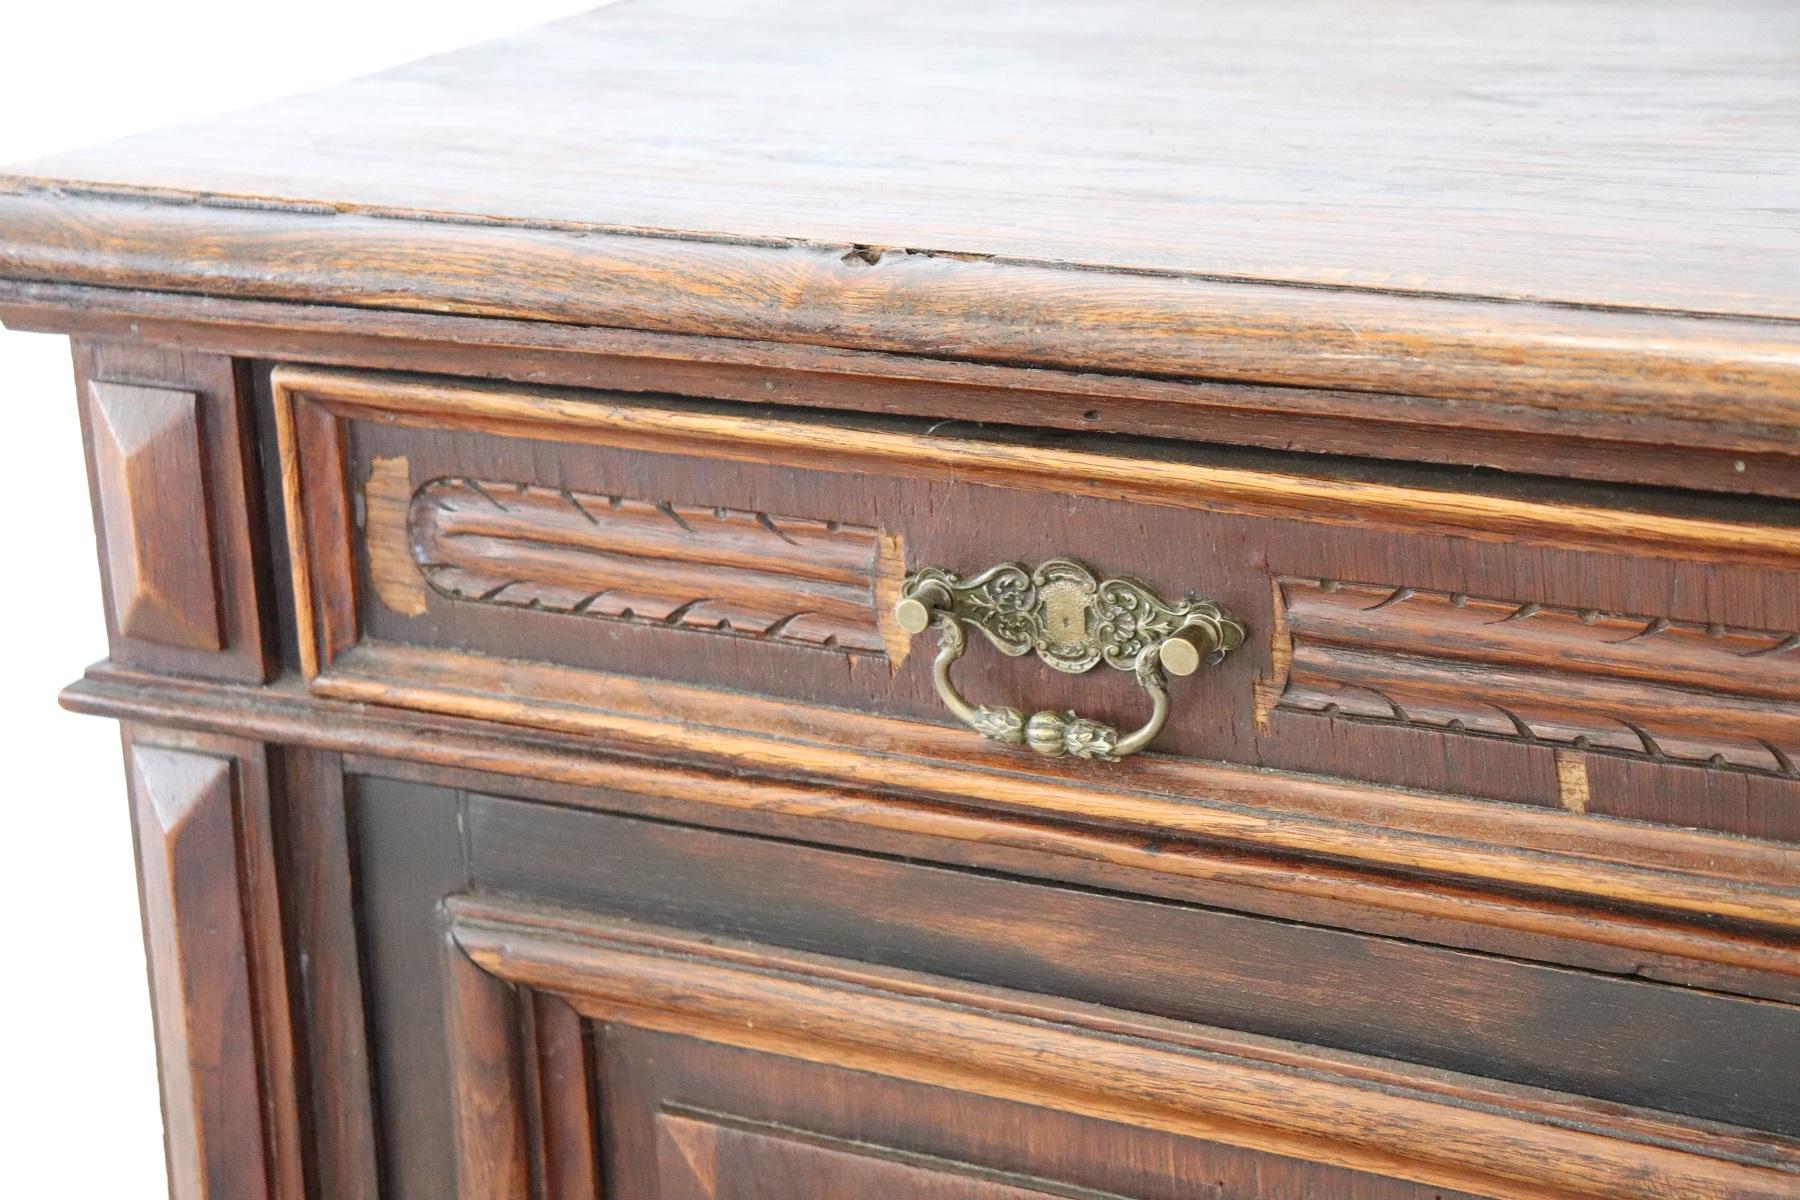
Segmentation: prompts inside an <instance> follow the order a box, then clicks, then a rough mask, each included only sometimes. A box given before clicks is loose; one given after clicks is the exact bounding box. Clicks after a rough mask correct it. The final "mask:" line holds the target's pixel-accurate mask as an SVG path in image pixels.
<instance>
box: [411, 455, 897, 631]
mask: <svg viewBox="0 0 1800 1200" xmlns="http://www.w3.org/2000/svg"><path fill="white" fill-rule="evenodd" d="M408 524H409V530H410V536H411V542H412V555H413V561H414V562H415V563H416V564H417V565H418V567H419V570H420V572H421V573H422V574H423V576H424V578H425V581H426V582H427V583H428V584H429V585H430V587H431V589H432V590H433V591H434V592H436V593H437V594H438V595H439V596H443V597H446V598H449V599H452V600H459V601H464V602H469V603H478V604H495V605H503V606H507V607H515V608H529V609H536V610H541V611H545V612H555V613H565V614H570V615H575V616H583V617H596V618H609V619H614V620H623V621H632V622H637V623H640V624H660V625H666V626H669V627H672V628H680V629H693V630H703V631H706V632H711V633H722V634H731V635H737V636H743V637H755V638H766V639H771V640H780V641H787V642H797V643H804V644H807V645H813V646H824V647H829V648H832V649H837V650H841V651H845V652H848V653H856V654H880V653H884V651H885V646H884V643H883V641H882V638H881V634H880V630H879V628H878V626H877V622H876V615H875V603H874V596H873V588H874V583H875V565H876V555H877V552H878V542H879V535H878V533H877V531H876V530H873V529H869V528H866V527H863V526H857V525H843V524H839V523H837V522H830V521H819V520H813V519H810V518H802V517H785V516H772V515H770V514H767V513H759V512H746V511H742V510H738V509H729V508H704V507H699V506H691V505H677V504H674V503H672V502H669V501H651V500H637V499H631V498H627V497H622V496H608V495H602V494H598V493H589V492H575V491H571V490H568V489H560V490H559V489H555V488H546V487H537V486H527V485H518V484H504V483H495V482H488V481H483V480H472V479H438V480H433V481H432V482H430V483H428V484H426V485H424V486H423V487H421V488H420V489H419V490H418V492H416V493H415V494H414V496H413V499H412V503H411V506H410V512H409V517H408Z"/></svg>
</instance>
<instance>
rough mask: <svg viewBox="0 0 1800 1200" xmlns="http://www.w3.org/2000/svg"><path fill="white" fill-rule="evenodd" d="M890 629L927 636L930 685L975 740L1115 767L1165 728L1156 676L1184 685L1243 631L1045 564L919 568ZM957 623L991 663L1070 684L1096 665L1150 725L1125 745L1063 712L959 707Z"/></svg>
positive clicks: (1192, 602) (1203, 610)
mask: <svg viewBox="0 0 1800 1200" xmlns="http://www.w3.org/2000/svg"><path fill="white" fill-rule="evenodd" d="M894 616H895V619H896V620H898V621H899V623H900V628H902V629H904V630H905V631H906V632H907V633H909V634H919V633H923V632H924V631H925V629H926V628H927V627H928V626H931V625H936V626H937V629H938V634H939V644H938V654H937V660H936V661H935V662H934V663H933V664H932V679H933V680H934V681H935V682H936V684H937V690H938V695H939V696H940V697H941V698H942V699H943V701H944V706H945V707H946V708H948V709H949V710H950V711H951V712H952V713H954V714H956V716H957V718H958V719H960V720H962V721H963V722H965V723H966V724H967V725H968V726H969V727H970V728H972V729H974V730H975V731H976V732H977V733H979V734H981V735H982V736H983V737H986V738H992V739H993V740H994V741H996V742H1003V743H1005V744H1006V745H1009V746H1029V747H1031V748H1032V749H1033V750H1035V751H1037V752H1038V753H1039V754H1047V755H1049V756H1051V757H1053V758H1060V757H1062V756H1063V755H1071V756H1073V757H1075V758H1099V759H1105V760H1107V761H1109V762H1111V761H1117V760H1118V759H1121V758H1123V757H1125V756H1126V755H1127V754H1135V753H1136V752H1137V751H1139V750H1142V749H1143V748H1144V747H1145V746H1147V745H1149V744H1150V742H1151V740H1152V739H1154V738H1155V737H1156V735H1157V734H1158V733H1160V732H1162V727H1163V724H1164V722H1166V721H1167V720H1168V719H1169V692H1168V684H1167V680H1166V679H1165V677H1164V674H1163V673H1164V672H1165V671H1167V672H1168V673H1170V674H1173V675H1191V674H1193V673H1194V672H1195V671H1196V670H1198V669H1199V668H1200V667H1201V666H1202V665H1203V664H1211V663H1216V662H1218V661H1219V660H1220V659H1221V658H1223V657H1225V655H1226V654H1227V653H1229V652H1230V651H1232V650H1235V649H1237V647H1239V646H1241V645H1242V644H1243V642H1244V626H1243V625H1242V624H1241V623H1240V622H1239V621H1238V620H1237V618H1236V617H1233V616H1232V615H1231V614H1230V613H1228V612H1226V611H1225V610H1224V609H1223V608H1220V607H1219V606H1218V605H1217V604H1214V603H1213V602H1212V601H1210V600H1198V599H1195V598H1194V597H1192V596H1190V597H1188V598H1187V599H1186V600H1184V601H1183V602H1182V603H1180V604H1169V603H1167V602H1165V601H1163V600H1161V599H1159V598H1158V597H1157V596H1156V594H1155V593H1153V592H1151V591H1150V590H1149V589H1148V588H1146V587H1144V585H1143V584H1141V583H1138V582H1137V581H1136V580H1134V579H1123V578H1111V579H1102V578H1100V577H1099V576H1097V575H1095V574H1094V573H1093V572H1092V571H1091V570H1089V569H1088V568H1087V567H1085V566H1083V565H1082V564H1081V563H1078V562H1076V561H1074V560H1073V559H1067V558H1053V559H1051V560H1050V561H1048V562H1046V563H1044V564H1043V565H1042V566H1040V567H1038V568H1036V569H1035V570H1031V569H1028V568H1026V567H1024V566H1022V565H1020V564H1019V563H1002V564H1000V565H999V566H997V567H989V568H988V569H987V570H985V571H983V572H982V573H981V574H979V575H977V576H975V577H974V578H973V579H969V580H964V579H962V578H961V577H960V576H957V575H953V574H951V573H950V572H949V571H945V570H943V569H941V568H938V567H926V568H924V569H923V570H921V571H917V572H915V573H914V574H912V575H911V576H909V577H908V578H907V580H906V583H905V585H904V587H903V588H902V590H901V597H900V601H899V603H897V604H896V605H895V606H894ZM964 622H967V623H969V624H971V625H973V626H975V627H976V628H977V629H979V630H981V632H983V633H985V634H986V635H987V637H988V640H989V641H991V642H992V643H994V645H995V646H996V647H998V648H999V650H1000V652H1001V653H1002V654H1007V655H1014V656H1017V655H1020V654H1024V653H1025V652H1026V651H1028V650H1034V651H1036V652H1037V656H1038V657H1039V658H1041V659H1043V660H1044V661H1045V662H1047V663H1049V664H1050V665H1051V666H1052V667H1055V668H1056V669H1057V670H1059V671H1066V672H1068V673H1070V674H1077V675H1078V674H1080V673H1082V672H1083V671H1086V670H1088V669H1089V668H1090V667H1092V666H1094V665H1095V664H1096V663H1099V662H1103V661H1104V662H1105V663H1106V664H1107V665H1108V666H1111V667H1117V668H1118V669H1119V670H1121V671H1132V672H1135V673H1136V675H1137V680H1138V683H1139V684H1140V685H1142V687H1143V689H1144V690H1145V691H1146V692H1148V693H1149V694H1150V702H1151V704H1152V706H1153V707H1152V709H1151V713H1150V719H1149V720H1148V721H1146V722H1145V723H1144V724H1143V725H1142V726H1140V727H1139V728H1137V729H1135V730H1133V731H1132V732H1130V733H1127V734H1121V733H1120V732H1119V731H1118V730H1116V729H1114V728H1113V727H1112V726H1110V725H1104V724H1101V723H1100V722H1098V721H1090V720H1088V719H1086V718H1085V717H1078V716H1076V715H1075V714H1074V713H1073V712H1062V713H1055V712H1036V713H1032V714H1031V715H1030V716H1027V715H1026V714H1025V713H1023V712H1021V711H1020V710H1018V709H1016V708H1007V707H1005V706H1000V705H987V704H970V703H969V702H968V701H967V700H965V699H964V698H963V695H962V693H961V692H959V691H957V690H956V685H955V684H953V683H951V682H950V668H951V666H952V665H953V664H954V663H955V662H956V660H957V659H959V658H961V657H962V654H963V651H964V650H965V649H967V647H968V638H967V636H966V635H965V633H964V631H963V623H964Z"/></svg>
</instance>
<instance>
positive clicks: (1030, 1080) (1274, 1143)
mask: <svg viewBox="0 0 1800 1200" xmlns="http://www.w3.org/2000/svg"><path fill="white" fill-rule="evenodd" d="M451 911H452V913H453V914H455V915H454V918H453V920H454V926H453V928H454V929H455V937H456V940H457V943H458V944H459V945H460V946H461V947H462V948H463V949H464V951H465V952H467V953H468V954H469V955H470V956H471V958H472V959H473V960H474V962H475V963H476V964H477V965H479V966H480V967H482V968H483V969H485V970H487V971H490V972H493V973H495V974H496V975H497V976H499V977H500V978H502V979H506V980H508V981H511V982H514V983H517V984H522V985H526V986H529V987H531V988H533V989H540V990H544V991H548V992H551V993H553V994H556V995H561V996H565V997H567V998H568V999H569V1000H570V1001H571V1002H572V1003H573V1004H574V1005H575V1006H576V1008H577V1009H579V1010H580V1011H582V1012H583V1013H585V1014H586V1015H588V1016H590V1017H593V1018H597V1019H602V1020H618V1021H621V1022H623V1023H626V1024H629V1025H632V1026H634V1027H638V1028H645V1029H651V1030H656V1031H660V1032H672V1033H682V1034H688V1035H698V1036H700V1037H704V1038H706V1039H707V1040H710V1041H719V1042H724V1043H726V1044H728V1045H734V1046H739V1047H744V1048H748V1049H755V1050H761V1051H765V1052H773V1053H779V1054H782V1055H785V1056H789V1057H794V1058H798V1059H801V1060H804V1061H809V1062H816V1063H821V1064H827V1065H833V1066H842V1067H851V1068H857V1069H861V1070H864V1071H871V1072H874V1073H877V1074H881V1075H887V1076H892V1077H897V1078H900V1079H905V1080H910V1081H913V1082H919V1083H927V1084H932V1085H936V1086H938V1087H944V1088H949V1089H953V1090H956V1091H966V1092H972V1093H975V1094H977V1095H985V1096H990V1097H995V1098H1000V1099H1008V1100H1016V1101H1023V1102H1026V1103H1040V1104H1045V1103H1047V1105H1048V1106H1049V1107H1052V1108H1055V1109H1059V1110H1061V1111H1065V1112H1072V1113H1077V1114H1081V1115H1085V1116H1093V1117H1100V1118H1102V1119H1106V1120H1112V1121H1118V1122H1121V1123H1124V1124H1128V1125H1135V1126H1141V1127H1144V1128H1149V1129H1160V1130H1164V1131H1167V1132H1172V1133H1179V1134H1184V1135H1187V1136H1198V1137H1202V1138H1206V1139H1208V1140H1216V1141H1223V1142H1225V1143H1227V1144H1231V1145H1236V1146H1241V1147H1246V1148H1253V1149H1257V1150H1262V1151H1266V1152H1273V1153H1285V1154H1292V1155H1295V1156H1296V1157H1303V1158H1305V1159H1307V1160H1309V1161H1313V1162H1323V1163H1330V1164H1333V1165H1337V1166H1343V1167H1350V1168H1353V1169H1362V1170H1370V1171H1373V1172H1375V1173H1377V1174H1381V1175H1389V1176H1393V1177H1397V1178H1401V1179H1410V1180H1416V1181H1418V1182H1423V1183H1428V1184H1431V1185H1434V1186H1439V1187H1455V1188H1468V1189H1470V1190H1473V1191H1476V1192H1478V1193H1480V1194H1482V1195H1488V1196H1496V1197H1526V1196H1539V1195H1543V1194H1545V1193H1546V1192H1549V1193H1551V1194H1563V1195H1571V1196H1595V1197H1602V1196H1603V1197H1617V1198H1619V1200H1624V1198H1625V1197H1632V1198H1636V1197H1640V1196H1642V1195H1643V1192H1642V1190H1641V1188H1642V1186H1643V1182H1644V1180H1645V1179H1646V1178H1655V1179H1656V1180H1657V1182H1658V1186H1659V1187H1660V1188H1662V1189H1665V1190H1666V1191H1667V1192H1668V1193H1669V1194H1670V1195H1694V1196H1701V1195H1713V1194H1730V1195H1738V1196H1744V1197H1752V1196H1769V1197H1775V1196H1795V1195H1800V1178H1796V1177H1795V1176H1794V1175H1793V1173H1792V1170H1791V1167H1792V1163H1791V1162H1788V1163H1782V1162H1781V1160H1780V1152H1779V1151H1777V1152H1776V1153H1777V1157H1776V1158H1775V1160H1774V1161H1769V1160H1767V1159H1765V1160H1764V1161H1763V1162H1762V1163H1757V1164H1755V1165H1752V1163H1750V1162H1744V1161H1739V1162H1728V1161H1721V1159H1720V1158H1719V1157H1716V1156H1715V1153H1714V1152H1712V1151H1709V1150H1708V1149H1705V1148H1703V1147H1702V1146H1701V1145H1695V1144H1692V1143H1689V1144H1686V1145H1683V1144H1682V1139H1681V1137H1680V1134H1679V1133H1677V1132H1676V1130H1675V1129H1674V1128H1668V1129H1666V1130H1665V1132H1664V1133H1663V1134H1662V1135H1661V1136H1660V1137H1655V1138H1643V1139H1641V1140H1633V1141H1631V1142H1622V1141H1619V1140H1615V1138H1616V1131H1608V1130H1604V1129H1601V1128H1595V1127H1594V1123H1593V1122H1594V1117H1593V1115H1589V1114H1583V1117H1582V1118H1578V1119H1572V1120H1571V1119H1566V1118H1574V1117H1575V1113H1574V1112H1573V1111H1570V1112H1567V1113H1566V1114H1565V1120H1557V1119H1556V1118H1555V1117H1550V1118H1549V1119H1545V1116H1547V1115H1548V1114H1544V1115H1539V1114H1538V1113H1535V1112H1532V1111H1530V1110H1529V1109H1526V1110H1524V1111H1520V1110H1517V1109H1514V1110H1511V1111H1508V1110H1507V1108H1505V1107H1496V1106H1488V1105H1483V1106H1481V1107H1480V1111H1477V1110H1476V1108H1475V1107H1474V1106H1470V1107H1469V1108H1463V1107H1462V1105H1461V1104H1459V1103H1458V1099H1457V1098H1456V1097H1453V1096H1451V1095H1442V1094H1440V1095H1437V1096H1431V1095H1422V1094H1419V1093H1417V1092H1411V1091H1409V1090H1407V1089H1404V1088H1380V1087H1376V1086H1371V1085H1370V1083H1369V1082H1365V1081H1362V1080H1356V1079H1354V1077H1353V1076H1346V1075H1345V1074H1343V1073H1340V1072H1338V1071H1333V1070H1331V1067H1330V1065H1328V1064H1327V1063H1326V1062H1324V1061H1318V1062H1316V1063H1315V1064H1314V1066H1313V1069H1312V1070H1310V1071H1305V1072H1297V1071H1294V1070H1293V1069H1292V1067H1290V1066H1288V1065H1287V1064H1278V1063H1276V1062H1271V1061H1268V1059H1267V1058H1266V1057H1264V1056H1263V1055H1257V1054H1256V1053H1255V1052H1254V1051H1253V1050H1250V1048H1249V1047H1248V1046H1246V1045H1245V1044H1243V1043H1239V1045H1238V1046H1237V1047H1236V1048H1235V1049H1236V1050H1237V1053H1236V1054H1221V1053H1219V1052H1218V1051H1217V1050H1216V1049H1214V1050H1213V1052H1212V1053H1194V1050H1195V1049H1197V1048H1198V1047H1195V1046H1194V1045H1193V1044H1192V1042H1193V1040H1199V1039H1204V1038H1205V1036H1206V1034H1207V1033H1208V1032H1210V1031H1206V1030H1198V1029H1192V1028H1191V1027H1188V1028H1186V1029H1184V1028H1182V1027H1181V1026H1178V1025H1173V1024H1170V1025H1163V1026H1162V1028H1161V1029H1157V1028H1156V1023H1155V1022H1153V1021H1150V1020H1145V1019H1138V1020H1137V1021H1136V1022H1133V1019H1132V1018H1130V1017H1128V1016H1126V1015H1125V1014H1122V1013H1112V1012H1108V1011H1106V1010H1104V1009H1098V1008H1090V1007H1085V1006H1080V1005H1075V1004H1067V1003H1064V1004H1057V1003H1056V1002H1051V1003H1049V1004H1044V1003H1042V1002H1037V1001H1036V998H1031V997H1025V996H1019V995H1016V994H1014V995H1007V994H1006V993H1003V992H1000V991H998V990H997V989H983V988H978V987H967V986H959V985H957V984H954V983H951V982H949V981H939V980H930V979H926V978H922V977H920V976H916V975H908V974H906V973H902V972H887V971H883V970H882V969H880V968H871V967H861V966H856V965H852V964H848V963H837V962H832V961H831V960H829V959H820V958H813V957H811V956H807V955H801V954H791V953H790V954H783V953H781V952H778V951H770V950H768V949H766V948H761V947H758V948H755V949H750V948H748V947H737V946H732V945H731V944H729V943H724V944H719V943H714V942H710V941H703V940H694V939H682V938H681V937H680V936H679V935H675V936H670V935H668V934H665V933H663V932H662V931H659V930H655V929H646V928H643V927H641V926H636V925H621V924H617V923H611V922H604V921H592V920H583V919H581V918H578V917H577V918H574V919H572V920H567V921H559V920H558V919H557V917H556V916H555V915H554V914H537V913H533V912H532V911H531V910H530V909H528V908H526V907H524V906H520V905H517V904H516V903H507V902H500V903H493V902H482V901H473V902H462V903H457V902H453V903H452V906H451ZM746 951H748V953H746ZM1033 1010H1035V1011H1033ZM1028 1014H1029V1015H1028ZM1052 1014H1054V1015H1052ZM1133 1024H1135V1026H1136V1027H1135V1028H1132V1029H1131V1030H1130V1033H1128V1034H1127V1035H1126V1036H1123V1037H1121V1036H1119V1034H1120V1033H1121V1032H1124V1030H1122V1029H1121V1026H1122V1025H1123V1026H1126V1027H1130V1026H1131V1025H1133ZM1159 1033H1160V1034H1161V1037H1159V1036H1158V1034H1159ZM1133 1035H1135V1036H1133ZM490 1036H491V1035H490ZM1165 1039H1166V1040H1165ZM1184 1043H1186V1044H1184ZM1265 1053H1266V1052H1265ZM1615 1119H1623V1120H1625V1121H1629V1120H1630V1114H1627V1113H1619V1114H1617V1115H1616V1117H1615ZM1609 1134H1610V1136H1609ZM1659 1143H1660V1144H1659ZM1752 1153H1755V1152H1754V1151H1752Z"/></svg>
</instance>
